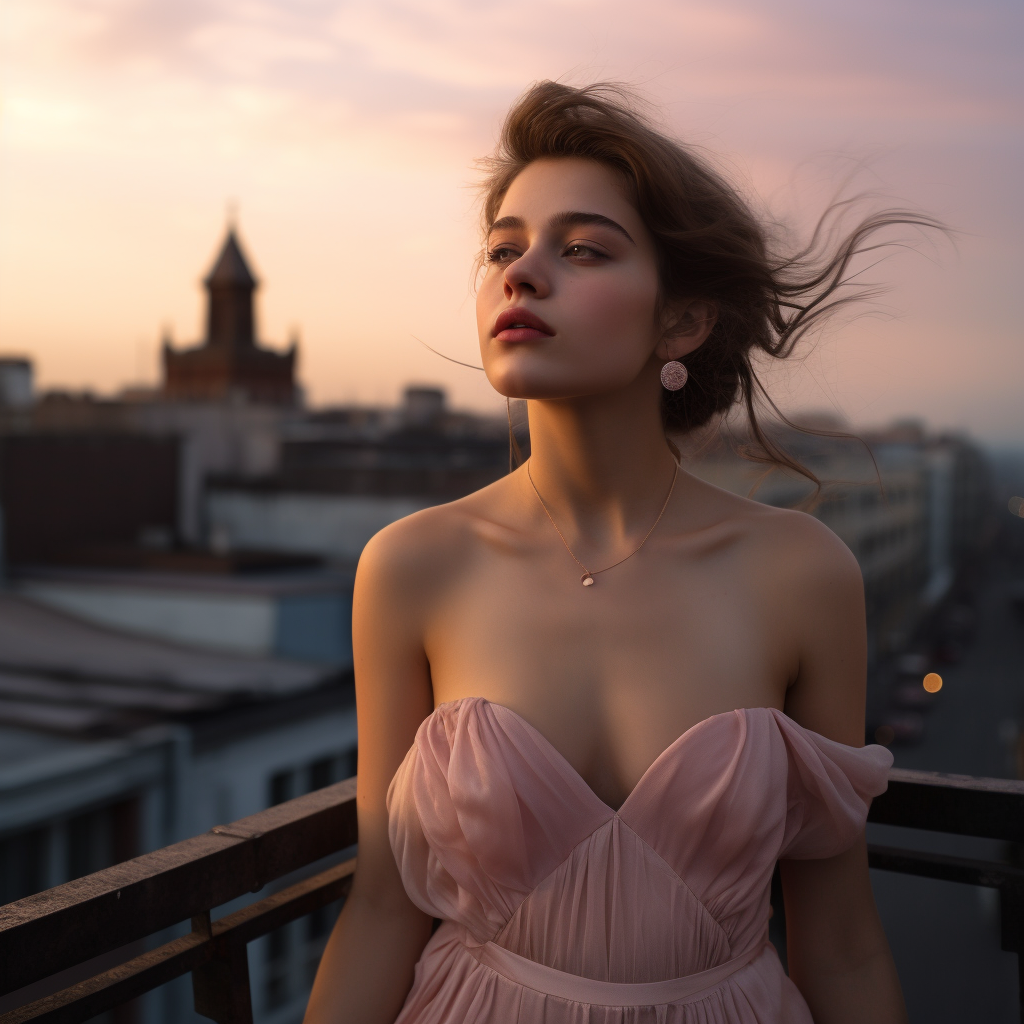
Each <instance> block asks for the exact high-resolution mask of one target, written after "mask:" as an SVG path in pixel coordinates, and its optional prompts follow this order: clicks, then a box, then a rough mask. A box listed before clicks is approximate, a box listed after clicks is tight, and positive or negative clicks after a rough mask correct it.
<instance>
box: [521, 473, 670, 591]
mask: <svg viewBox="0 0 1024 1024" xmlns="http://www.w3.org/2000/svg"><path fill="white" fill-rule="evenodd" d="M526 475H527V476H528V477H529V478H530V484H531V486H532V487H533V493H534V494H536V495H537V500H538V501H539V502H540V507H541V508H542V509H544V514H545V515H546V516H547V517H548V519H550V520H551V525H552V526H553V527H554V528H555V533H557V534H558V539H559V540H560V541H561V542H562V543H563V544H564V545H565V550H566V551H568V552H569V554H570V556H571V557H572V560H573V561H574V562H575V563H576V564H577V565H578V566H579V567H580V568H581V569H582V570H583V575H582V576H581V577H580V583H582V584H583V586H585V587H592V586H593V585H594V577H595V576H596V575H597V574H598V573H601V572H607V571H608V570H609V569H614V568H615V566H617V565H622V563H623V562H625V561H626V559H629V558H632V557H633V556H634V555H635V554H636V553H637V552H638V551H639V550H640V549H641V548H642V547H643V546H644V545H645V544H646V543H647V538H648V537H650V535H651V534H652V533H654V527H655V526H657V525H658V523H660V522H661V517H662V516H663V515H664V514H665V509H667V508H668V503H669V502H670V501H671V500H672V492H673V491H674V490H675V489H676V480H677V479H678V477H679V463H678V462H677V463H676V468H675V472H674V473H673V474H672V484H671V486H670V487H669V489H668V494H667V495H666V497H665V504H664V505H662V506H661V511H660V512H659V513H658V518H657V519H655V520H654V526H652V527H651V528H650V529H649V530H648V531H647V532H646V533H645V534H644V539H643V540H642V541H640V543H639V544H637V546H636V547H635V548H633V550H632V551H630V553H629V554H628V555H626V557H625V558H620V559H619V560H618V561H617V562H612V564H611V565H606V566H605V567H604V568H603V569H594V570H593V571H591V570H590V569H588V568H587V567H586V566H585V565H584V564H583V563H582V562H581V561H580V560H579V559H578V558H577V557H576V556H575V555H574V554H573V551H572V548H571V547H569V542H568V541H567V540H566V539H565V537H563V536H562V531H561V530H560V529H559V528H558V523H556V522H555V517H554V516H553V515H552V514H551V511H550V509H549V508H548V507H547V505H546V504H545V503H544V499H543V498H542V497H541V496H540V491H538V490H537V485H536V484H535V483H534V482H533V473H531V472H530V460H529V459H527V460H526Z"/></svg>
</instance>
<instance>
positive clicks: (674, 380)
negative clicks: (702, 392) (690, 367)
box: [661, 359, 690, 391]
mask: <svg viewBox="0 0 1024 1024" xmlns="http://www.w3.org/2000/svg"><path fill="white" fill-rule="evenodd" d="M689 376H690V374H689V373H688V372H687V369H686V367H685V366H683V364H682V363H681V362H679V360H678V359H673V360H672V361H671V362H670V363H666V364H665V365H664V366H663V367H662V368H661V385H662V387H663V388H665V390H666V391H678V390H679V389H680V388H681V387H682V386H683V385H684V384H685V383H686V380H687V378H688V377H689Z"/></svg>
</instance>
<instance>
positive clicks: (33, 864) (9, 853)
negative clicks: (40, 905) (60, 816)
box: [0, 828, 47, 905]
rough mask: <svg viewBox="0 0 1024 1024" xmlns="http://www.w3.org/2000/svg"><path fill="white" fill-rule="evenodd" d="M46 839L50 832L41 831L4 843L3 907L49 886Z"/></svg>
mask: <svg viewBox="0 0 1024 1024" xmlns="http://www.w3.org/2000/svg"><path fill="white" fill-rule="evenodd" d="M46 839H47V830H46V829H44V828H37V829H33V830H32V831H31V832H23V833H21V834H20V835H14V836H10V837H9V838H7V839H3V840H0V905H3V904H4V903H13V902H14V900H21V899H24V898H25V897H26V896H32V895H33V894H34V893H37V892H41V891H42V890H43V889H45V888H46V887H47V885H46V875H45V864H46V849H47V842H46Z"/></svg>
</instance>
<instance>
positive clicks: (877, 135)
mask: <svg viewBox="0 0 1024 1024" xmlns="http://www.w3.org/2000/svg"><path fill="white" fill-rule="evenodd" d="M0 19H2V20H0V32H2V43H0V46H2V50H0V91H2V107H0V352H3V353H18V354H28V355H30V356H31V357H32V358H33V359H34V360H35V364H36V369H37V374H38V378H39V382H40V385H41V386H43V387H69V388H76V389H77V388H83V387H91V388H93V389H95V390H97V391H100V392H104V393H111V392H113V391H115V390H116V389H118V388H120V387H121V386H123V385H125V384H129V383H132V382H150V383H152V382H155V381H156V379H157V370H158V367H157V353H158V346H159V338H160V334H161V330H162V326H163V325H165V324H166V325H168V327H169V329H170V330H171V332H172V334H173V337H174V338H175V340H176V342H177V343H178V344H184V343H187V342H193V341H195V340H196V339H198V338H199V336H200V333H201V318H202V313H203V303H202V294H201V291H200V287H199V279H200V277H201V276H202V275H203V274H204V273H205V272H206V270H207V269H208V266H209V264H210V262H211V260H212V258H213V256H214V255H215V253H216V250H217V248H218V246H219V244H220V241H221V238H222V235H223V231H224V224H225V217H226V210H227V208H228V205H229V204H230V203H233V204H235V206H236V207H237V211H238V213H237V217H238V223H239V231H240V236H241V238H242V241H243V244H244V245H245V247H246V249H247V251H248V253H249V255H250V256H251V259H252V262H253V265H254V269H255V270H256V272H257V274H258V275H259V277H260V278H261V280H262V281H263V287H262V289H261V291H260V298H259V307H258V311H259V333H260V335H261V337H262V338H263V339H264V340H265V341H266V342H268V343H270V344H272V345H283V344H285V343H286V341H287V339H288V337H289V336H290V334H291V333H292V332H293V331H297V332H298V334H299V336H300V339H301V366H300V375H301V378H302V380H303V383H304V384H305V386H306V388H307V392H308V395H309V397H310V400H311V401H312V402H314V403H317V404H322V403H327V402H335V401H349V400H359V401H366V402H380V401H392V400H394V398H395V397H396V396H397V394H398V392H399V390H400V388H401V387H402V386H403V385H404V384H405V383H406V382H408V381H417V382H438V383H443V384H445V385H446V386H447V387H448V388H449V390H450V392H451V394H452V398H453V401H454V402H455V403H456V404H457V405H461V406H468V407H473V408H478V409H495V408H497V407H498V399H497V397H496V396H495V395H494V394H493V392H491V391H490V389H489V387H488V386H487V384H486V381H484V380H483V375H482V374H480V373H477V372H474V371H472V370H467V369H461V368H459V367H457V366H452V365H451V364H449V363H445V362H443V361H442V360H439V359H438V358H437V357H435V356H433V355H431V354H430V353H429V352H426V351H425V350H424V349H423V348H421V346H420V345H419V344H418V343H417V342H416V341H415V340H414V338H413V336H414V335H415V336H417V337H419V338H422V339H423V340H424V341H426V342H428V343H429V344H431V345H433V346H434V347H435V348H438V349H440V350H442V351H444V352H446V353H448V354H450V355H451V356H453V357H455V358H457V359H462V360H466V361H468V362H476V361H477V360H478V357H477V353H476V337H475V327H474V323H473V296H472V282H471V268H472V261H473V257H474V254H475V252H476V248H477V246H478V244H479V240H478V237H477V213H476V208H475V206H474V201H475V193H474V191H473V188H472V185H473V182H474V181H475V172H474V169H473V161H474V159H476V158H478V157H480V156H482V155H484V154H486V153H487V152H488V151H489V150H490V148H491V147H492V145H493V142H494V138H495V135H496V132H497V129H498V126H499V124H500V121H501V118H502V115H503V113H504V111H505V110H506V109H507V108H508V105H509V104H510V102H511V101H512V100H513V99H514V98H515V97H516V95H517V94H518V93H519V92H520V91H521V90H522V89H523V88H524V87H526V86H527V85H528V84H529V83H530V82H532V81H535V80H537V79H541V78H563V79H565V80H567V81H570V82H573V83H584V82H588V81H593V80H597V79H606V78H611V79H617V80H620V81H624V82H627V83H631V84H633V85H634V86H636V87H637V88H638V89H639V91H640V92H641V93H642V94H643V95H644V96H646V97H647V98H648V99H649V100H650V101H651V102H652V103H653V105H654V107H655V108H656V110H658V111H659V112H660V114H659V116H660V117H661V118H662V120H663V122H664V124H665V125H667V126H668V127H669V128H670V130H671V131H673V132H674V133H675V134H677V135H678V136H679V137H680V138H682V139H684V140H686V141H688V142H690V143H692V144H694V145H696V146H697V147H699V148H700V149H701V151H702V152H704V153H705V154H707V155H709V156H710V158H711V159H712V160H713V161H714V162H715V164H716V165H717V166H718V167H720V168H721V169H723V170H724V171H725V173H726V174H727V175H728V176H729V177H730V178H731V179H732V180H733V181H735V182H736V183H737V184H738V185H739V186H740V187H741V188H742V190H743V191H744V193H745V194H746V195H748V196H749V197H750V198H751V200H752V202H754V203H755V205H756V206H757V208H758V209H760V210H764V211H766V212H768V213H770V214H771V215H773V216H775V217H779V218H782V219H784V220H786V221H788V222H790V223H791V224H792V225H793V226H794V228H796V229H805V228H806V227H807V226H808V225H809V224H810V223H812V222H813V220H814V219H815V217H816V215H817V213H819V212H820V210H821V208H822V207H823V205H824V204H825V203H826V202H827V200H828V198H829V196H830V195H832V194H833V193H834V192H835V190H836V189H838V188H840V187H842V186H843V184H844V182H846V183H847V185H846V187H847V189H849V190H854V191H855V190H858V189H870V190H874V191H876V192H878V193H880V194H883V195H884V196H888V197H891V198H892V199H894V200H896V201H898V202H901V203H904V204H909V205H912V206H913V207H915V208H918V209H921V210H924V211H927V212H929V213H931V214H933V215H934V216H937V217H939V218H940V219H942V220H944V221H945V222H947V223H948V224H950V225H951V226H952V227H953V228H955V229H957V231H958V232H959V235H958V238H957V240H956V242H955V244H952V245H951V244H949V243H947V242H944V241H941V240H936V239H933V240H924V241H922V242H921V244H919V245H918V246H917V247H916V249H904V250H900V251H899V252H898V253H897V254H896V255H894V256H893V257H892V258H891V259H890V260H888V261H887V262H886V263H885V264H884V265H882V266H879V267H875V268H874V269H873V270H872V271H871V273H870V275H869V277H870V279H871V280H876V281H883V282H885V283H887V284H888V285H889V286H890V287H889V291H888V293H887V294H886V296H885V297H884V298H883V299H882V300H880V302H878V303H876V304H875V306H874V307H871V308H872V309H874V310H875V311H876V313H875V315H872V316H867V317H858V318H852V319H850V320H849V322H847V323H846V324H844V325H843V326H842V328H841V329H837V330H835V331H833V332H831V333H830V334H829V335H828V336H826V337H824V338H821V339H819V340H818V342H817V343H816V345H815V346H814V347H813V348H812V349H810V350H809V351H808V352H807V354H806V355H805V357H804V358H803V359H802V360H801V361H800V362H799V363H798V364H796V365H794V366H792V367H790V368H787V369H786V370H785V372H773V373H772V374H771V380H772V387H773V389H774V392H775V394H776V395H777V396H778V398H779V400H780V402H781V403H782V404H783V406H784V407H785V408H787V409H789V410H794V411H795V410H800V409H809V408H813V409H831V410H833V411H837V412H841V413H842V414H843V415H845V416H846V417H847V418H848V419H849V420H850V421H851V422H852V423H854V424H856V425H872V424H878V423H882V422H885V421H887V420H890V419H892V418H894V417H904V416H920V417H924V418H925V419H927V420H928V422H929V423H930V424H932V425H933V426H935V427H953V428H965V429H968V430H970V431H971V432H972V433H973V434H974V435H975V436H977V437H978V438H981V439H984V440H987V441H991V442H995V443H999V444H1015V443H1020V444H1022V445H1024V402H1022V399H1021V391H1022V388H1024V338H1022V331H1021V326H1020V324H1021V319H1022V314H1021V306H1022V299H1021V291H1022V288H1021V284H1020V282H1021V278H1022V277H1024V249H1022V245H1021V239H1022V235H1024V198H1022V196H1024V188H1022V183H1024V159H1022V155H1024V139H1022V116H1021V115H1022V97H1024V71H1022V68H1024V61H1022V60H1021V59H1020V54H1021V48H1022V41H1024V7H1022V5H1021V4H1020V3H1019V0H1005V2H1004V0H973V2H971V3H968V2H966V0H961V2H957V3H953V2H948V0H928V2H925V0H897V2H894V0H859V2H858V3H856V4H853V3H849V2H844V3H839V2H835V0H817V2H810V0H806V2H799V0H772V2H767V0H707V2H699V3H698V2H691V0H675V2H669V0H631V2H630V3H623V2H622V0H518V2H516V3H509V2H504V3H496V2H490V0H350V2H338V0H4V3H3V4H2V5H0Z"/></svg>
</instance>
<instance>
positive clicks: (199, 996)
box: [192, 910, 252, 1024]
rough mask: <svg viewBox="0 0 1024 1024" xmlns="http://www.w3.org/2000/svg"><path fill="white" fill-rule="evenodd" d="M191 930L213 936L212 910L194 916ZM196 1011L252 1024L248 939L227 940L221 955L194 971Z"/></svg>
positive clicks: (231, 1023) (224, 1023)
mask: <svg viewBox="0 0 1024 1024" xmlns="http://www.w3.org/2000/svg"><path fill="white" fill-rule="evenodd" d="M192 931H193V932H195V933H197V934H198V935H202V936H203V938H206V939H211V938H212V937H213V930H212V927H211V925H210V912H209V911H208V910H207V911H204V912H203V913H202V914H199V915H197V916H196V917H193V918H192ZM192 1001H193V1005H194V1006H195V1011H196V1013H198V1014H201V1015H202V1016H203V1017H209V1018H210V1020H214V1021H216V1022H217V1024H252V993H251V991H250V988H249V956H248V953H247V951H246V946H245V943H235V942H232V943H230V944H226V945H224V946H223V947H222V949H221V950H220V951H219V955H218V956H216V957H215V958H214V959H213V960H211V961H209V962H208V963H205V964H203V966H202V967H197V968H196V969H195V970H193V971H192Z"/></svg>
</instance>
